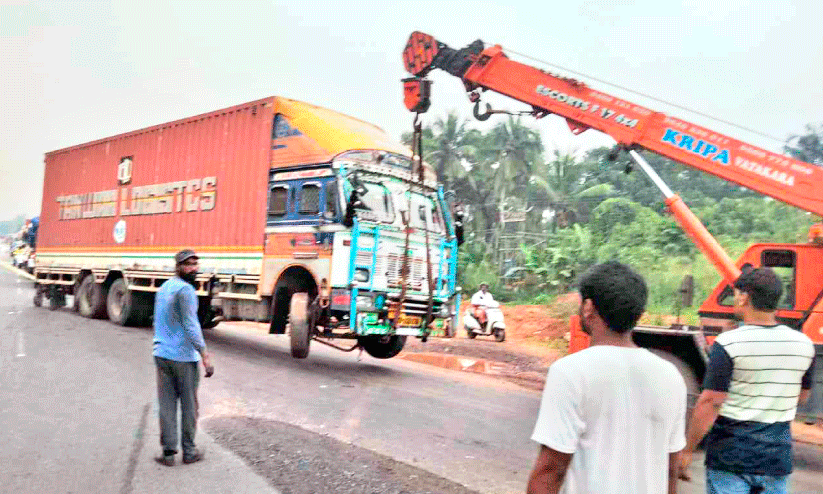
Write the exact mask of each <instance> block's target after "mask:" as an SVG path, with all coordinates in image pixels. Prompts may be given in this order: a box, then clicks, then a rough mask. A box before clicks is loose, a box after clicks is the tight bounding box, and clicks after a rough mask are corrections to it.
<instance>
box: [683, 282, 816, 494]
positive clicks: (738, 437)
mask: <svg viewBox="0 0 823 494" xmlns="http://www.w3.org/2000/svg"><path fill="white" fill-rule="evenodd" d="M782 292H783V288H782V284H781V282H780V280H779V279H778V277H777V276H776V275H775V273H774V271H772V270H771V269H769V268H757V269H749V270H744V272H743V274H742V275H740V278H738V279H737V281H736V282H735V283H734V312H735V315H736V316H738V317H740V318H741V319H742V320H743V323H744V325H743V326H741V327H739V328H737V329H734V330H731V331H728V332H725V333H722V334H720V335H719V336H718V337H717V339H716V340H715V342H714V344H713V345H712V347H711V349H710V351H709V365H708V369H707V371H706V377H705V379H704V381H703V392H702V393H701V394H700V398H699V399H698V401H697V405H696V406H695V409H694V413H693V415H692V420H691V424H690V426H689V432H688V434H687V436H688V443H687V445H686V449H685V450H683V454H682V456H681V462H680V477H681V478H682V479H684V480H689V475H688V471H687V469H688V466H689V464H690V463H691V456H692V453H693V452H694V450H695V448H697V445H698V444H699V443H700V441H701V440H702V439H703V437H704V436H706V434H707V433H708V438H707V440H706V489H707V491H708V493H709V494H715V493H717V494H725V493H745V494H748V493H750V492H755V493H756V492H764V493H768V494H780V493H785V492H787V489H788V477H789V474H790V473H791V471H792V436H791V430H790V427H789V426H790V423H791V421H792V419H794V416H795V412H796V411H797V405H798V403H804V402H805V401H806V400H807V399H808V397H809V390H810V389H811V386H812V379H811V377H812V370H811V369H812V367H813V360H814V345H813V344H812V341H811V340H810V339H809V338H808V337H807V336H806V335H804V334H803V333H801V332H800V331H796V330H794V329H791V328H789V327H787V326H784V325H781V324H778V323H777V321H776V319H775V311H776V310H777V304H778V301H779V300H780V296H781V295H782Z"/></svg>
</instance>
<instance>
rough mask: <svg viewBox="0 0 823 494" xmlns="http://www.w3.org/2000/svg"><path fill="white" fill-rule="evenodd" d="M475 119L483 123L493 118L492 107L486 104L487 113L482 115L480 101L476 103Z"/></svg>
mask: <svg viewBox="0 0 823 494" xmlns="http://www.w3.org/2000/svg"><path fill="white" fill-rule="evenodd" d="M473 113H474V118H476V119H478V120H480V121H481V122H485V121H486V120H488V119H489V118H491V116H492V113H494V112H493V111H492V105H490V104H488V103H486V111H485V113H480V101H475V102H474V112H473Z"/></svg>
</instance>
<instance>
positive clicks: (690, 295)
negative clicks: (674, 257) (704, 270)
mask: <svg viewBox="0 0 823 494" xmlns="http://www.w3.org/2000/svg"><path fill="white" fill-rule="evenodd" d="M678 291H679V292H680V297H681V298H680V300H681V307H691V306H692V303H693V301H694V300H693V299H694V277H693V276H692V275H690V274H687V275H686V276H684V277H683V281H682V282H681V283H680V290H678Z"/></svg>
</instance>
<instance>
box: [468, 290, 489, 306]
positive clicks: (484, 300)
mask: <svg viewBox="0 0 823 494" xmlns="http://www.w3.org/2000/svg"><path fill="white" fill-rule="evenodd" d="M491 302H494V297H492V293H491V292H486V293H483V292H482V291H478V292H477V293H475V294H474V295H472V305H483V306H488V305H489V304H490V303H491Z"/></svg>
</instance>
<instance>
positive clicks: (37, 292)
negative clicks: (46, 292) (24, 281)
mask: <svg viewBox="0 0 823 494" xmlns="http://www.w3.org/2000/svg"><path fill="white" fill-rule="evenodd" d="M34 306H35V307H43V290H42V289H41V288H40V287H39V286H37V287H35V289H34Z"/></svg>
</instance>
